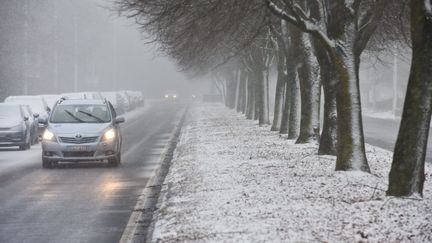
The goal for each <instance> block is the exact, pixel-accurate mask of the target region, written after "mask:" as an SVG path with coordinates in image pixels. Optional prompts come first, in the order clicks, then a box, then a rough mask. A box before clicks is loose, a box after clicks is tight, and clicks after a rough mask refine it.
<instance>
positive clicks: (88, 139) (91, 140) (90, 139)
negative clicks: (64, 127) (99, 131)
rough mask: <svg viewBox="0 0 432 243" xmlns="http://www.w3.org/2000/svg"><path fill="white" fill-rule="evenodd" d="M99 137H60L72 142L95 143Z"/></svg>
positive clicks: (64, 141)
mask: <svg viewBox="0 0 432 243" xmlns="http://www.w3.org/2000/svg"><path fill="white" fill-rule="evenodd" d="M98 138H99V137H82V138H79V139H78V138H74V137H60V142H62V143H72V144H83V143H94V142H96V141H97V140H98Z"/></svg>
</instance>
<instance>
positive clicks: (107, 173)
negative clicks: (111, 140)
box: [0, 102, 185, 242]
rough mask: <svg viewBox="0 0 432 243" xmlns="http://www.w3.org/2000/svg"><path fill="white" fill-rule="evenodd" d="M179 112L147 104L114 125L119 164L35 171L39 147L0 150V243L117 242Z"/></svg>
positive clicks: (173, 106)
mask: <svg viewBox="0 0 432 243" xmlns="http://www.w3.org/2000/svg"><path fill="white" fill-rule="evenodd" d="M184 107H185V105H183V104H176V103H164V102H157V103H154V104H153V105H152V106H151V107H150V108H147V109H145V110H144V109H142V110H141V111H140V112H135V113H136V114H134V115H133V116H131V117H130V119H127V121H126V123H125V124H123V125H122V132H123V149H122V157H123V158H122V165H121V166H120V167H118V168H110V167H107V166H106V165H104V164H102V165H101V164H100V163H86V164H61V165H59V167H57V168H54V169H42V168H41V161H40V156H41V152H40V145H35V146H33V148H32V149H31V150H29V151H24V152H22V151H16V150H11V149H1V150H0V242H118V241H119V239H120V238H121V235H122V233H123V230H124V228H125V226H126V224H127V222H128V220H129V217H130V215H131V211H132V210H133V208H134V206H135V204H136V200H137V197H138V196H139V194H140V193H141V191H142V190H143V188H144V186H145V184H146V182H147V180H148V179H149V176H151V174H152V172H153V170H154V168H155V167H156V165H157V163H158V162H159V157H160V155H161V153H162V151H163V149H164V147H165V145H166V144H167V142H168V139H169V137H170V135H171V132H172V131H173V129H174V127H175V125H176V124H177V123H178V121H179V119H180V115H181V114H180V113H181V111H182V110H183V109H182V108H184Z"/></svg>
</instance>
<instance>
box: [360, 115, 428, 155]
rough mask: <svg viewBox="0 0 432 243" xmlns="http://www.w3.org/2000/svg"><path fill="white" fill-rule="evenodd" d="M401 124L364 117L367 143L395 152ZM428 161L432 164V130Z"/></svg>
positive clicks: (389, 120)
mask: <svg viewBox="0 0 432 243" xmlns="http://www.w3.org/2000/svg"><path fill="white" fill-rule="evenodd" d="M399 123H400V122H399V121H397V120H396V121H395V120H391V119H378V118H371V117H363V130H364V135H365V140H366V143H369V144H372V145H375V146H377V147H380V148H383V149H387V150H390V151H393V149H394V146H395V143H396V138H397V134H398V132H399ZM426 161H427V162H432V129H431V130H429V140H428V147H427V151H426Z"/></svg>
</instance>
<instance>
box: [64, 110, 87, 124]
mask: <svg viewBox="0 0 432 243" xmlns="http://www.w3.org/2000/svg"><path fill="white" fill-rule="evenodd" d="M65 112H66V114H68V115H69V116H71V117H72V118H73V119H75V120H77V121H78V122H84V121H83V120H81V119H79V118H78V117H76V116H75V115H74V114H72V113H71V112H70V111H66V110H65Z"/></svg>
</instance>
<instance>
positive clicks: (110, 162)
mask: <svg viewBox="0 0 432 243" xmlns="http://www.w3.org/2000/svg"><path fill="white" fill-rule="evenodd" d="M120 162H121V153H118V155H117V156H116V157H115V158H112V159H109V160H108V165H109V166H111V167H118V166H119V165H120Z"/></svg>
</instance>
